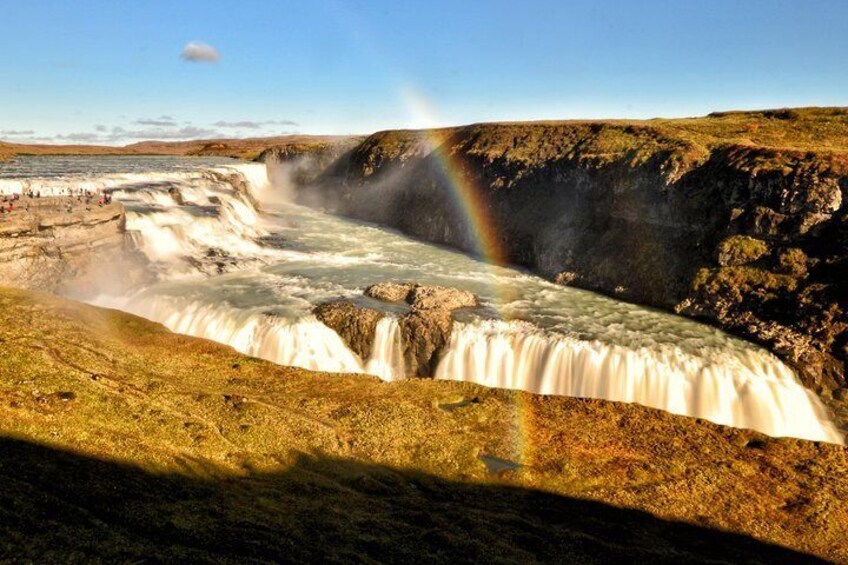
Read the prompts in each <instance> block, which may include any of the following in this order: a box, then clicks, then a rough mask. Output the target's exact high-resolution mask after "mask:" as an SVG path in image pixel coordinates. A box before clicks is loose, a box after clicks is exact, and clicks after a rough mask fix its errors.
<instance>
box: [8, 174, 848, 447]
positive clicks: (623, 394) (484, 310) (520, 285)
mask: <svg viewBox="0 0 848 565" xmlns="http://www.w3.org/2000/svg"><path fill="white" fill-rule="evenodd" d="M67 161H69V159H65V160H63V162H65V164H64V165H62V164H61V163H59V164H57V163H56V162H55V160H50V159H44V158H33V159H32V160H29V161H28V160H26V159H22V160H16V163H17V164H16V165H13V166H17V169H14V170H12V171H11V172H10V171H9V170H5V171H4V170H3V167H4V166H0V192H3V191H7V192H8V191H15V190H20V189H21V188H32V189H33V190H41V191H42V193H43V194H45V193H57V194H62V193H63V191H64V190H66V189H67V188H72V187H76V188H79V187H84V188H88V189H90V190H95V191H97V190H105V191H109V192H111V193H112V194H113V197H114V199H115V200H117V201H121V202H123V203H124V205H125V207H126V209H127V224H126V228H127V231H128V233H129V235H130V237H131V238H132V240H133V241H134V242H135V244H136V246H137V248H138V249H139V250H140V251H141V252H142V253H144V254H145V255H146V256H147V258H148V259H149V260H150V261H151V262H152V264H153V266H154V269H155V272H156V273H157V274H158V278H159V280H160V282H158V283H156V284H153V285H151V286H148V287H147V288H140V289H137V291H136V292H133V293H132V294H131V295H129V296H123V295H120V296H116V295H113V294H110V291H109V289H108V288H104V289H102V292H101V294H99V295H97V296H93V297H83V298H85V299H87V300H88V301H90V302H92V303H94V304H99V305H104V306H110V307H116V308H120V309H123V310H126V311H129V312H132V313H135V314H138V315H141V316H144V317H146V318H149V319H151V320H155V321H158V322H161V323H162V324H164V325H165V326H167V327H168V328H170V329H171V330H173V331H176V332H180V333H185V334H189V335H194V336H198V337H204V338H207V339H212V340H215V341H218V342H221V343H225V344H228V345H231V346H232V347H234V348H235V349H237V350H238V351H241V352H243V353H245V354H248V355H253V356H257V357H261V358H264V359H267V360H270V361H273V362H276V363H281V364H285V365H294V366H299V367H303V368H307V369H313V370H321V371H333V372H344V373H370V374H374V375H377V376H378V377H380V378H382V379H383V380H386V381H392V380H398V379H402V378H404V375H403V352H402V346H401V342H400V331H399V327H398V324H397V320H396V318H395V317H393V316H389V317H387V318H384V319H383V320H382V321H381V322H380V323H379V324H378V327H377V333H376V336H375V342H374V344H373V347H372V354H371V357H370V358H369V359H364V360H363V359H359V358H358V357H357V355H356V354H354V353H353V352H352V351H350V350H349V349H348V348H347V346H346V345H345V343H344V342H343V340H342V339H341V338H340V337H339V336H338V335H337V334H336V333H335V332H334V331H332V330H330V329H329V328H327V327H326V326H324V325H323V324H321V323H320V322H319V321H318V320H317V319H315V318H314V317H313V316H312V314H311V311H312V308H313V307H314V306H316V305H318V304H320V303H322V302H325V301H327V300H331V299H335V298H346V299H349V300H353V301H355V302H358V303H360V304H363V305H368V306H370V307H373V308H377V309H382V310H384V311H386V312H388V313H390V314H395V313H398V312H401V311H403V306H396V305H389V304H384V303H380V302H376V301H373V300H371V299H368V298H365V297H363V296H362V295H361V291H362V290H363V289H364V288H365V287H366V286H368V285H371V284H374V283H377V282H381V281H387V280H406V281H414V282H418V283H423V284H439V285H445V286H453V287H457V288H462V289H466V290H470V291H472V292H474V293H476V294H477V295H478V296H479V297H480V298H481V300H482V302H483V306H482V307H481V308H479V309H475V310H473V311H466V312H461V313H458V314H457V316H456V318H457V320H456V322H455V329H454V332H453V335H452V337H451V342H450V344H449V347H448V349H447V351H446V352H445V353H444V355H443V357H442V359H441V361H440V363H439V366H438V368H437V370H436V375H434V376H435V377H436V378H439V379H447V380H465V381H472V382H476V383H480V384H482V385H486V386H493V387H503V388H515V389H521V390H526V391H529V392H533V393H539V394H557V395H569V396H580V397H591V398H602V399H608V400H618V401H624V402H638V403H640V404H643V405H646V406H651V407H654V408H660V409H663V410H667V411H669V412H673V413H676V414H683V415H688V416H694V417H700V418H704V419H707V420H711V421H713V422H717V423H720V424H726V425H731V426H737V427H746V428H752V429H756V430H759V431H761V432H764V433H766V434H769V435H774V436H794V437H800V438H805V439H812V440H822V441H828V442H834V443H842V441H843V440H842V437H841V435H840V433H839V432H838V430H837V429H836V427H835V426H834V425H833V423H832V422H831V421H830V419H829V417H828V415H827V412H826V410H825V408H824V407H823V405H822V404H821V402H820V400H819V399H818V398H817V397H816V396H815V395H814V394H813V393H811V392H810V391H808V390H807V389H806V388H804V387H803V386H802V385H801V384H800V383H799V382H798V380H797V379H796V377H795V375H794V374H793V372H792V370H791V369H789V368H788V367H787V366H786V365H784V364H783V363H782V362H781V361H780V360H779V359H777V358H776V357H775V356H774V355H772V354H770V353H769V352H767V351H765V350H763V349H761V348H759V347H757V346H755V345H752V344H750V343H748V342H745V341H742V340H739V339H735V338H733V337H730V336H728V335H727V334H724V333H722V332H721V331H718V330H716V329H714V328H711V327H708V326H705V325H701V324H698V323H695V322H693V321H690V320H686V319H683V318H680V317H677V316H673V315H670V314H666V313H662V312H659V311H655V310H652V309H649V308H644V307H640V306H635V305H632V304H627V303H623V302H619V301H616V300H613V299H610V298H606V297H602V296H599V295H596V294H593V293H590V292H586V291H581V290H578V289H573V288H567V287H562V286H558V285H554V284H552V283H550V282H547V281H545V280H543V279H540V278H538V277H535V276H532V275H530V274H528V273H525V272H521V271H518V270H514V269H509V268H503V267H496V266H492V265H487V264H485V263H482V262H480V261H477V260H475V259H473V258H470V257H468V256H466V255H464V254H461V253H457V252H454V251H450V250H447V249H444V248H441V247H437V246H434V245H428V244H426V243H421V242H418V241H414V240H412V239H409V238H407V237H404V236H402V235H399V234H397V233H395V232H393V231H391V230H387V229H382V228H379V227H376V226H373V225H368V224H363V223H360V222H355V221H351V220H347V219H343V218H338V217H334V216H331V215H327V214H324V213H322V212H320V211H317V210H314V209H309V208H304V207H300V206H296V205H293V204H286V203H280V198H279V194H278V192H277V191H278V190H279V189H278V188H275V187H274V186H272V185H271V184H270V183H269V182H268V180H267V174H266V170H265V166H264V165H261V164H252V163H251V164H246V163H237V162H235V161H227V160H220V159H219V160H190V159H164V158H159V159H152V158H120V159H109V158H97V159H91V158H89V166H88V168H86V167H84V166H81V165H80V163H79V162H78V161H74V160H73V159H70V161H71V164H68V163H67ZM62 167H64V168H62ZM57 169H61V170H62V171H64V172H63V173H61V174H60V173H58V172H57V171H56V170H57ZM21 171H25V172H26V174H23V173H21ZM68 171H70V172H68ZM92 171H93V172H92ZM39 172H41V173H42V174H39ZM255 202H258V203H259V205H260V207H261V211H260V210H257V208H256V206H255V205H254V203H255ZM269 203H274V204H273V205H270V204H269Z"/></svg>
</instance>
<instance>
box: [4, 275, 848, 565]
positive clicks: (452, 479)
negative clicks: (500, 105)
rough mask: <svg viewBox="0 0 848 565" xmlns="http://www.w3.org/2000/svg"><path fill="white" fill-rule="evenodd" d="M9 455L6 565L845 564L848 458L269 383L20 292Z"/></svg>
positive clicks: (456, 402)
mask: <svg viewBox="0 0 848 565" xmlns="http://www.w3.org/2000/svg"><path fill="white" fill-rule="evenodd" d="M462 400H464V401H466V402H465V403H462V402H460V401H462ZM0 436H2V439H0V484H3V485H4V487H3V488H0V559H2V558H3V557H21V555H22V554H25V555H28V556H30V557H33V558H34V559H35V560H36V561H41V560H46V561H55V560H67V559H70V558H74V559H77V560H89V559H91V558H92V557H95V556H99V557H100V558H103V559H105V560H107V561H112V560H117V559H120V560H135V559H136V558H146V559H151V560H157V559H169V560H174V561H180V560H186V559H191V560H199V561H204V560H213V559H214V560H218V561H229V562H244V560H245V559H246V558H251V559H255V560H262V559H267V560H280V559H283V558H289V559H300V560H319V559H320V560H324V559H326V560H329V561H334V560H335V561H349V560H362V559H365V558H366V557H368V558H375V559H378V560H381V561H394V562H399V561H407V562H408V561H409V560H411V559H415V558H416V556H417V557H418V558H419V559H420V557H421V554H422V553H426V554H427V555H428V556H429V557H430V559H432V560H436V561H448V560H450V561H452V562H461V561H463V560H466V561H471V560H477V561H480V560H490V561H494V562H500V561H516V560H517V561H523V562H527V561H530V560H533V559H546V560H557V561H563V560H579V559H583V560H585V561H586V562H602V561H604V560H607V562H608V561H609V560H610V559H614V558H616V557H617V558H619V559H623V558H627V559H628V560H630V561H632V562H656V561H658V560H660V561H669V562H685V561H688V560H695V561H697V560H701V559H704V558H705V557H707V556H709V557H711V558H719V557H721V558H729V559H730V560H732V561H741V560H745V559H751V562H757V561H762V562H777V561H780V562H791V561H794V560H801V559H802V558H801V557H800V556H799V555H795V554H789V553H786V552H784V551H783V550H780V549H777V548H775V547H772V546H766V545H763V543H760V542H755V541H753V540H751V539H750V538H748V537H740V536H737V535H732V534H730V533H725V532H739V533H742V534H745V535H746V536H751V537H753V538H756V539H757V540H761V541H762V542H769V543H775V544H780V545H784V546H789V547H792V548H795V549H797V550H800V551H804V552H808V553H814V554H817V555H819V556H822V557H825V558H830V559H834V560H841V561H846V560H848V544H846V542H845V536H844V532H845V531H846V527H848V507H846V505H845V504H844V503H843V502H844V500H845V499H846V497H848V457H847V456H846V449H844V448H840V447H836V446H830V445H816V444H813V443H810V442H804V441H796V440H778V439H770V438H766V437H764V436H761V435H759V434H756V433H753V432H748V431H742V430H734V429H730V428H723V427H721V426H716V425H713V424H710V423H706V422H699V421H696V420H693V419H689V418H682V417H677V416H672V415H670V414H666V413H663V412H659V411H656V410H651V409H647V408H643V407H640V406H636V405H627V404H617V403H611V402H603V401H593V400H579V399H569V398H552V397H542V396H533V395H529V394H524V393H519V392H510V391H499V390H491V389H485V388H482V387H478V386H475V385H470V384H464V383H448V382H437V381H430V380H411V381H405V382H400V383H391V384H386V383H382V382H380V381H378V380H377V379H375V378H372V377H366V376H343V375H331V374H320V373H310V372H307V371H302V370H297V369H290V368H284V367H278V366H274V365H271V364H269V363H265V362H262V361H258V360H255V359H251V358H247V357H244V356H242V355H239V354H237V353H236V352H234V351H233V350H231V349H229V348H227V347H223V346H220V345H217V344H214V343H211V342H208V341H204V340H198V339H193V338H188V337H184V336H179V335H175V334H171V333H169V332H168V331H166V330H165V329H163V328H162V327H161V326H159V325H157V324H153V323H150V322H147V321H144V320H142V319H139V318H136V317H134V316H130V315H126V314H122V313H118V312H114V311H109V310H102V309H97V308H92V307H88V306H84V305H81V304H78V303H75V302H71V301H67V300H63V299H60V298H56V297H53V296H50V295H46V294H38V293H32V292H27V291H18V290H9V289H0ZM481 455H488V456H494V457H499V458H502V459H505V460H510V461H519V462H521V463H522V464H523V466H522V467H519V468H517V469H512V470H505V471H502V472H501V473H499V474H490V473H489V472H487V468H486V465H485V464H484V462H483V461H482V460H481V459H480V458H479V457H480V456H481ZM593 501H594V502H593ZM636 510H642V511H646V512H648V513H650V514H644V513H642V512H638V511H636ZM679 521H682V522H686V523H688V524H690V525H683V524H680V523H678V522H679Z"/></svg>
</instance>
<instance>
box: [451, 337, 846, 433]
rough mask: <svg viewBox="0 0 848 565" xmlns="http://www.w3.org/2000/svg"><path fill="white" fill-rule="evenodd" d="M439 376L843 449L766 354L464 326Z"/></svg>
mask: <svg viewBox="0 0 848 565" xmlns="http://www.w3.org/2000/svg"><path fill="white" fill-rule="evenodd" d="M436 378H438V379H446V380H458V381H471V382H475V383H478V384H482V385H485V386H490V387H498V388H510V389H518V390H525V391H528V392H534V393H538V394H555V395H564V396H576V397H582V398H602V399H606V400H617V401H622V402H636V403H639V404H642V405H644V406H650V407H653V408H660V409H662V410H667V411H669V412H672V413H674V414H682V415H686V416H694V417H698V418H704V419H706V420H710V421H712V422H716V423H718V424H725V425H729V426H737V427H744V428H752V429H756V430H759V431H762V432H763V433H766V434H769V435H773V436H797V437H803V438H806V439H812V440H821V441H828V442H833V443H840V442H841V441H842V437H841V435H840V434H839V433H838V431H837V430H836V428H835V426H833V425H832V424H831V423H830V422H829V421H828V419H827V415H826V413H825V411H824V410H823V408H822V407H821V404H820V403H819V401H818V399H817V398H816V397H815V396H814V395H813V394H812V393H811V392H810V391H808V390H807V389H806V388H804V387H803V386H801V385H800V384H799V383H798V382H797V380H796V379H795V376H794V375H793V373H792V371H791V370H790V369H789V368H788V367H786V366H785V365H783V364H781V363H775V362H774V359H773V357H772V356H771V355H770V354H768V353H767V352H765V351H761V350H750V351H748V352H746V354H743V355H739V354H729V353H728V352H726V351H723V350H721V349H707V348H705V349H703V350H701V351H700V352H699V354H698V355H693V354H690V353H686V352H685V351H682V350H681V349H680V348H677V347H675V346H670V345H662V346H654V347H641V348H627V347H622V346H618V345H613V344H608V343H603V342H600V341H597V340H594V341H583V340H578V339H574V338H571V337H567V336H554V335H550V334H545V333H543V332H540V331H538V329H537V328H535V327H533V326H532V325H530V324H527V323H522V322H492V321H483V322H477V323H471V324H462V323H456V324H455V327H454V331H453V333H452V335H451V342H450V346H449V348H448V350H447V353H446V354H445V355H444V357H443V358H442V360H441V361H440V363H439V366H438V368H437V370H436Z"/></svg>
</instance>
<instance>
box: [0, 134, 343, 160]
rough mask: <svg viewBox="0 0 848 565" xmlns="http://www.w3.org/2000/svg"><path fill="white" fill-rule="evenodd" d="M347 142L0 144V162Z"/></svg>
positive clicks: (317, 138)
mask: <svg viewBox="0 0 848 565" xmlns="http://www.w3.org/2000/svg"><path fill="white" fill-rule="evenodd" d="M346 139H349V136H334V135H284V136H279V137H254V138H248V139H223V138H222V139H200V140H193V141H141V142H139V143H133V144H130V145H125V146H123V147H111V146H108V145H50V144H40V145H26V144H16V143H6V142H0V160H2V159H8V158H10V157H13V156H15V155H191V156H206V157H209V156H216V157H234V158H237V159H250V160H252V159H255V158H257V157H258V156H259V154H260V153H262V152H263V151H264V150H266V149H268V148H270V147H285V146H288V145H298V146H309V145H312V144H322V145H324V144H327V143H333V142H336V141H343V140H346Z"/></svg>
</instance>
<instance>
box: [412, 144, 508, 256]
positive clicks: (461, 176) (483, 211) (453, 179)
mask: <svg viewBox="0 0 848 565" xmlns="http://www.w3.org/2000/svg"><path fill="white" fill-rule="evenodd" d="M425 139H426V141H427V144H428V146H429V149H430V155H431V156H432V157H433V158H434V159H435V160H436V161H437V162H438V164H439V166H440V168H441V169H442V172H443V173H444V177H445V180H446V181H447V185H448V188H449V190H450V195H451V199H452V200H453V202H454V204H455V205H456V206H457V208H458V209H459V210H460V211H461V213H462V215H463V219H464V221H465V225H466V227H467V228H468V231H469V234H470V236H471V238H472V244H473V245H474V252H475V254H476V255H477V256H479V257H480V258H481V259H483V260H484V261H485V262H486V263H491V264H494V265H504V264H506V263H507V253H506V251H505V250H504V247H503V245H502V243H501V239H500V237H499V235H498V228H497V223H496V222H495V221H494V218H493V217H492V214H491V213H490V211H489V207H488V205H487V203H486V201H485V199H484V197H483V189H482V188H481V187H480V186H477V185H476V184H475V183H474V181H473V179H471V178H470V176H469V175H467V174H465V172H464V171H463V167H462V164H461V163H460V161H459V159H457V158H456V157H454V155H453V153H452V152H451V148H450V147H448V144H447V143H445V138H444V136H442V135H439V132H438V130H432V129H428V130H425Z"/></svg>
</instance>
